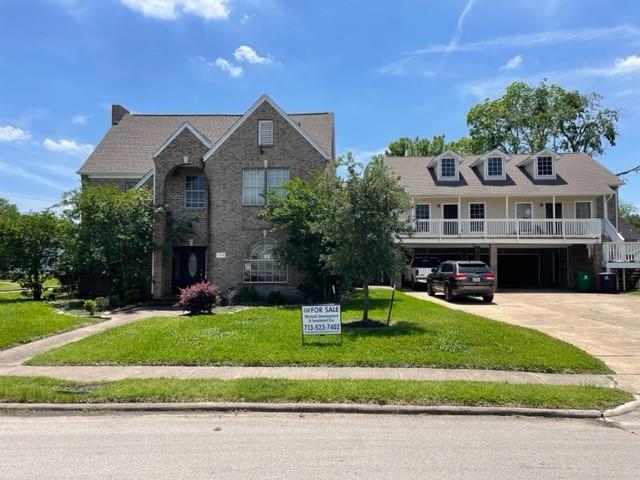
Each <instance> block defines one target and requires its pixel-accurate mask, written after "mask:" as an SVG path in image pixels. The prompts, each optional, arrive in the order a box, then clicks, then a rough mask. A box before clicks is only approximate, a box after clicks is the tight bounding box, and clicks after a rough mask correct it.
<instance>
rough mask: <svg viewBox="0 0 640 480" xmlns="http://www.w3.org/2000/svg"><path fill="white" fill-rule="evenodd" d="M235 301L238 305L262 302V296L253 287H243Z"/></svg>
mask: <svg viewBox="0 0 640 480" xmlns="http://www.w3.org/2000/svg"><path fill="white" fill-rule="evenodd" d="M234 300H235V302H236V303H253V302H257V301H258V300H260V296H259V295H258V292H257V291H256V288H255V287H254V286H253V285H242V286H241V287H240V288H239V289H238V293H236V295H235V298H234Z"/></svg>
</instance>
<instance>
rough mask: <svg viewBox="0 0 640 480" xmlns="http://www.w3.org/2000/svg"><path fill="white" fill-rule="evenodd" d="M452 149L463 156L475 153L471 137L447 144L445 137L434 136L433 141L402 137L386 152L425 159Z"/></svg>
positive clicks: (386, 153) (393, 142)
mask: <svg viewBox="0 0 640 480" xmlns="http://www.w3.org/2000/svg"><path fill="white" fill-rule="evenodd" d="M448 149H451V150H455V151H456V152H458V153H460V154H461V155H469V154H472V153H474V152H473V145H472V142H471V139H470V138H469V137H462V138H460V139H458V140H454V141H452V142H446V141H445V137H444V135H434V136H433V137H432V138H431V140H429V139H428V138H421V137H416V138H413V139H412V138H409V137H401V138H399V139H398V140H394V141H392V142H391V143H389V146H388V147H387V149H386V150H385V155H392V156H395V157H423V156H435V155H440V154H441V153H442V152H444V151H446V150H448Z"/></svg>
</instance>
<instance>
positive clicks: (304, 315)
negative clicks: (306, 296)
mask: <svg viewBox="0 0 640 480" xmlns="http://www.w3.org/2000/svg"><path fill="white" fill-rule="evenodd" d="M300 317H301V319H302V345H304V339H305V337H306V336H323V335H340V344H341V345H342V311H341V310H340V305H303V306H302V307H301V310H300Z"/></svg>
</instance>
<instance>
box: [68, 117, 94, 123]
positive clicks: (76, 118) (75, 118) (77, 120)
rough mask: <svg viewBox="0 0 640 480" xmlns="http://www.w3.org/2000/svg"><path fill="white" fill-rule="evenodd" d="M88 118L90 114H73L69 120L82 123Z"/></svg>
mask: <svg viewBox="0 0 640 480" xmlns="http://www.w3.org/2000/svg"><path fill="white" fill-rule="evenodd" d="M90 118H91V115H74V116H73V117H72V118H71V121H72V122H73V123H76V124H79V125H84V124H85V123H87V122H88V121H89V119H90Z"/></svg>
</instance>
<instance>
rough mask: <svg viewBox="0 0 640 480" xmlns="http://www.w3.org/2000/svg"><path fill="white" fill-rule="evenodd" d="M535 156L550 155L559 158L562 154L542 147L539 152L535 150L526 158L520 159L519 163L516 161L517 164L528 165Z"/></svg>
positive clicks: (520, 165) (555, 158)
mask: <svg viewBox="0 0 640 480" xmlns="http://www.w3.org/2000/svg"><path fill="white" fill-rule="evenodd" d="M537 157H551V158H553V159H554V160H560V159H561V158H562V155H560V154H559V153H558V152H554V151H553V150H551V149H550V148H543V149H542V150H540V151H539V152H536V153H534V154H533V155H529V156H528V157H527V158H525V159H523V160H521V161H520V163H518V166H519V167H523V166H525V165H528V164H529V163H531V162H533V161H534V160H535V159H536V158H537Z"/></svg>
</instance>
